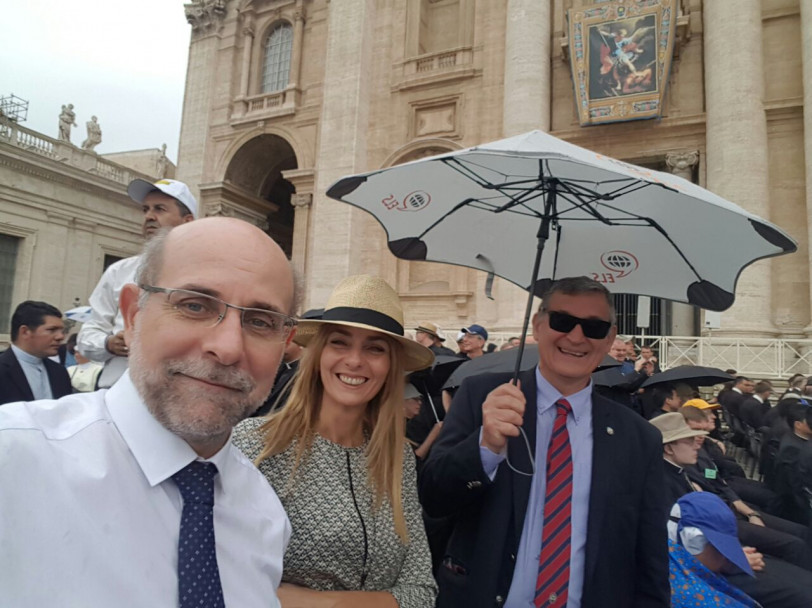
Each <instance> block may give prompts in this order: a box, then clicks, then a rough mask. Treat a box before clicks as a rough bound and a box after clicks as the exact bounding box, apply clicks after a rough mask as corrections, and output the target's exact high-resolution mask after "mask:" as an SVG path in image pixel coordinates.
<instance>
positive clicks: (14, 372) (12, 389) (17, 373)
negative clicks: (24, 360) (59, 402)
mask: <svg viewBox="0 0 812 608" xmlns="http://www.w3.org/2000/svg"><path fill="white" fill-rule="evenodd" d="M44 362H45V370H46V371H47V372H48V380H49V381H50V382H51V392H52V393H53V395H54V399H59V398H60V397H64V396H65V395H70V394H71V393H72V392H73V388H72V387H71V384H70V376H69V375H68V371H67V370H66V369H65V368H64V367H62V366H61V365H59V364H58V363H54V362H53V361H51V360H50V359H44ZM33 400H34V393H32V392H31V387H30V386H28V379H27V378H26V377H25V372H23V368H22V366H21V365H20V362H19V361H17V357H15V356H14V351H13V350H11V349H10V348H9V349H8V350H6V351H4V352H2V353H0V405H2V404H4V403H12V402H14V401H33Z"/></svg>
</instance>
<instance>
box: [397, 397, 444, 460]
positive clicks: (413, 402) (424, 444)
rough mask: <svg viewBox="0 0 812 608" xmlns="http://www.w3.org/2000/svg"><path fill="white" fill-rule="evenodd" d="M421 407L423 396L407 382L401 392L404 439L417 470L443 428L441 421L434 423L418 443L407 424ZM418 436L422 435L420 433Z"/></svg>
mask: <svg viewBox="0 0 812 608" xmlns="http://www.w3.org/2000/svg"><path fill="white" fill-rule="evenodd" d="M422 407H423V395H421V394H420V391H419V390H417V388H416V387H415V386H414V384H412V383H411V382H407V383H406V388H405V389H404V391H403V410H404V412H405V414H406V439H407V440H408V442H409V444H410V445H411V446H412V448H413V449H414V455H415V457H417V466H418V469H419V468H420V465H421V463H422V462H423V461H424V460H425V459H426V457H427V456H428V455H429V452H430V451H431V446H432V445H434V442H435V441H436V440H437V437H438V436H439V435H440V430H441V429H442V428H443V422H442V420H441V421H439V422H436V423H435V424H434V426H433V427H432V429H431V431H429V434H428V436H426V437H425V439H421V440H419V441H418V440H416V438H415V437H414V436H413V435H412V434H411V432H410V430H411V429H410V425H409V423H410V422H412V421H413V420H415V418H416V417H417V416H418V415H419V414H420V410H421V408H422ZM420 434H421V435H422V433H420Z"/></svg>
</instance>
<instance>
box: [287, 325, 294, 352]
mask: <svg viewBox="0 0 812 608" xmlns="http://www.w3.org/2000/svg"><path fill="white" fill-rule="evenodd" d="M296 329H297V328H295V327H294V328H293V329H291V330H290V335H289V336H288V339H287V340H285V348H287V347H288V344H290V343H291V341H292V340H293V336H295V335H296Z"/></svg>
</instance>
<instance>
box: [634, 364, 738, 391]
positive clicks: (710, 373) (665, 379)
mask: <svg viewBox="0 0 812 608" xmlns="http://www.w3.org/2000/svg"><path fill="white" fill-rule="evenodd" d="M731 380H734V378H733V376H731V375H730V374H728V373H725V372H723V371H722V370H721V369H718V368H716V367H702V366H700V365H679V366H677V367H672V368H671V369H668V370H666V371H664V372H660V373H659V374H654V375H653V376H652V377H651V378H649V379H648V380H646V381H645V382H644V383H643V388H648V387H650V386H655V385H657V384H676V383H678V382H684V383H685V384H689V385H691V386H693V387H697V386H713V385H714V384H722V383H723V382H730V381H731Z"/></svg>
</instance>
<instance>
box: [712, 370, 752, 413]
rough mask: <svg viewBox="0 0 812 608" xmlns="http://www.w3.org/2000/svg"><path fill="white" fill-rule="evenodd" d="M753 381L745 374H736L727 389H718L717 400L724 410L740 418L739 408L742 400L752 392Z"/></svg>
mask: <svg viewBox="0 0 812 608" xmlns="http://www.w3.org/2000/svg"><path fill="white" fill-rule="evenodd" d="M754 390H755V383H754V382H753V381H752V380H750V378H747V377H745V376H737V377H736V379H735V380H734V382H733V386H732V387H731V388H730V390H729V391H724V392H722V391H720V392H719V396H718V397H717V401H718V402H719V404H720V405H721V406H722V408H724V410H725V411H726V412H730V413H731V414H732V415H733V416H736V417H739V418H741V412H740V411H739V408H740V407H741V404H742V403H743V402H744V400H745V399H746V398H747V397H749V396H750V395H752V394H753V391H754Z"/></svg>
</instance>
